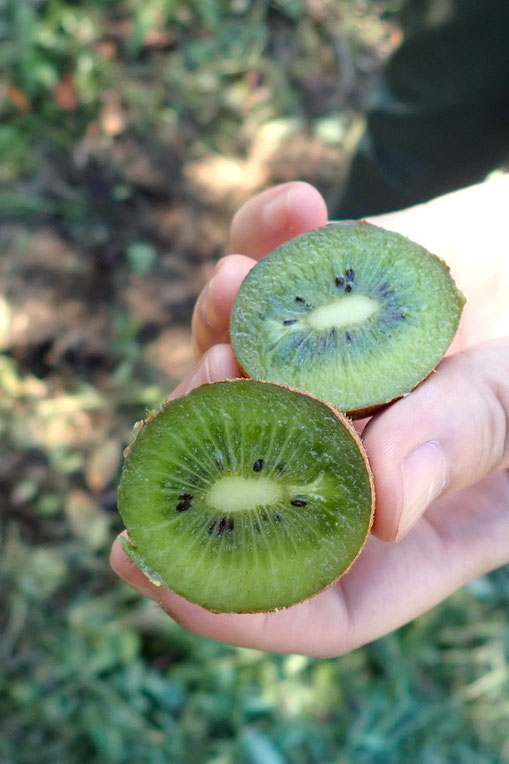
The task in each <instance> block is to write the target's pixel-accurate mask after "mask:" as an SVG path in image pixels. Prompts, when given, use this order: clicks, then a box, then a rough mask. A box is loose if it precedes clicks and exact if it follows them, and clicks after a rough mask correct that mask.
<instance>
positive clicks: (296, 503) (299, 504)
mask: <svg viewBox="0 0 509 764" xmlns="http://www.w3.org/2000/svg"><path fill="white" fill-rule="evenodd" d="M290 504H291V505H292V506H293V507H305V506H306V505H307V501H306V500H305V499H292V500H291V502H290Z"/></svg>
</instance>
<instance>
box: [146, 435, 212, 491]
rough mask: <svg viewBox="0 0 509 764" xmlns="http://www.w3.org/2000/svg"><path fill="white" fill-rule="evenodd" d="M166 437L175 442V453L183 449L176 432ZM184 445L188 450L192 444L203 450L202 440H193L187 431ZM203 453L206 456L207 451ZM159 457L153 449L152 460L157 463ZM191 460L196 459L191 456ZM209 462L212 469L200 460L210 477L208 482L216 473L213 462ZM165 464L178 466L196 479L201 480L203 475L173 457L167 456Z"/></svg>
mask: <svg viewBox="0 0 509 764" xmlns="http://www.w3.org/2000/svg"><path fill="white" fill-rule="evenodd" d="M168 437H169V438H171V439H172V440H173V442H174V444H175V452H176V454H177V455H178V454H179V453H182V450H183V448H182V439H180V440H177V437H176V434H174V433H168ZM184 445H185V447H186V451H187V450H189V447H191V446H193V447H195V448H197V449H202V450H203V441H201V440H194V439H193V438H192V436H191V434H190V433H189V432H187V433H186V437H185V442H184ZM204 453H205V454H206V456H207V457H208V454H207V452H206V451H204ZM160 458H161V455H160V453H158V452H156V451H154V461H155V462H156V463H157V462H158V461H159V460H160ZM190 461H191V460H190ZM192 461H193V462H195V461H196V459H194V458H193V460H192ZM209 461H210V459H209ZM210 463H211V466H212V467H213V470H212V471H211V470H210V469H208V468H207V465H206V464H205V463H204V462H200V466H201V467H203V469H204V470H205V472H206V473H207V475H208V476H209V478H210V480H209V482H210V481H211V480H213V479H214V476H215V473H216V466H215V465H214V464H213V462H210ZM167 464H168V466H169V467H179V468H180V469H182V471H183V472H184V473H187V474H188V475H194V477H196V478H198V480H202V479H203V477H204V476H203V473H202V474H200V473H199V472H195V471H194V470H193V469H192V468H191V466H190V465H189V464H188V463H186V462H185V461H180V460H179V459H175V458H174V457H173V458H169V459H168V462H167Z"/></svg>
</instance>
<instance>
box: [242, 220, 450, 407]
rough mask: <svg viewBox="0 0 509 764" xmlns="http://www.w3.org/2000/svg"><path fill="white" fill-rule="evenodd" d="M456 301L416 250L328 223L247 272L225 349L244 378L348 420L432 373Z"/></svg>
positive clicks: (438, 265) (426, 256) (439, 267)
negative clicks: (290, 392)
mask: <svg viewBox="0 0 509 764" xmlns="http://www.w3.org/2000/svg"><path fill="white" fill-rule="evenodd" d="M464 303H465V298H464V296H463V295H462V294H461V292H460V291H459V290H458V289H457V288H456V286H455V284H454V281H453V280H452V278H451V276H450V273H449V269H448V267H447V265H446V264H445V263H444V262H443V261H442V260H440V259H439V258H438V257H436V256H435V255H432V254H431V253H429V252H428V251H427V250H425V249H424V248H423V247H421V246H419V245H418V244H415V243H414V242H411V241H409V240H408V239H406V238H405V237H404V236H401V235H400V234H397V233H393V232H391V231H386V230H384V229H382V228H379V227H378V226H374V225H371V224H369V223H366V222H364V221H360V222H346V223H339V224H331V225H328V226H324V227H323V228H319V229H317V230H314V231H311V232H309V233H306V234H303V235H302V236H298V237H297V238H295V239H293V240H291V241H289V242H287V243H286V244H283V245H282V246H280V247H278V248H277V249H276V250H274V251H273V252H271V254H269V255H268V256H267V257H265V258H264V259H263V260H261V261H260V262H259V263H258V264H257V265H256V266H255V267H254V268H253V269H252V270H251V271H250V272H249V274H248V275H247V277H246V278H245V280H244V282H243V283H242V285H241V287H240V290H239V292H238V295H237V298H236V300H235V304H234V307H233V311H232V317H231V325H230V335H231V342H232V345H233V349H234V352H235V355H236V357H237V359H238V362H239V364H240V366H241V368H242V370H243V372H244V373H245V374H246V375H247V376H249V377H255V378H259V379H266V380H270V381H271V382H276V383H280V384H287V385H290V386H291V387H294V388H298V389H300V390H305V391H307V392H309V393H311V394H313V395H315V396H317V397H318V398H321V399H323V400H325V401H328V402H329V403H331V404H333V405H334V406H337V407H339V408H340V409H342V410H343V411H345V412H347V413H349V414H350V416H352V417H353V418H356V417H360V416H364V415H366V414H369V413H373V412H374V411H376V410H377V409H378V408H380V407H381V406H383V405H384V404H386V403H389V402H390V401H392V400H394V399H396V398H399V397H400V396H402V395H404V394H405V393H407V392H409V391H410V390H412V389H413V388H414V387H415V386H416V385H417V384H418V383H419V382H420V381H421V380H422V379H424V378H425V377H426V376H427V375H428V374H429V373H430V372H431V371H432V370H433V368H434V367H435V366H436V364H437V363H438V362H439V360H440V359H441V358H442V356H443V355H444V353H445V351H446V350H447V348H448V346H449V344H450V343H451V341H452V339H453V337H454V335H455V333H456V330H457V327H458V323H459V320H460V316H461V311H462V309H463V305H464Z"/></svg>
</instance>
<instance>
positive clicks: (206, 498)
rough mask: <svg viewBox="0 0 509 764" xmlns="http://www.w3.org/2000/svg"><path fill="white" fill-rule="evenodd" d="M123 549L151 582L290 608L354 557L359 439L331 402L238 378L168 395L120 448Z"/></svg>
mask: <svg viewBox="0 0 509 764" xmlns="http://www.w3.org/2000/svg"><path fill="white" fill-rule="evenodd" d="M118 508H119V511H120V514H121V515H122V518H123V520H124V523H125V525H126V528H127V530H128V533H129V539H130V540H129V541H125V540H123V547H124V550H125V551H126V553H127V554H128V556H129V557H130V558H131V560H132V561H133V562H134V563H135V564H136V565H138V566H139V567H140V568H141V569H142V570H143V572H144V573H145V574H146V575H147V576H148V577H149V578H150V579H151V580H152V581H154V582H155V583H160V584H164V585H165V586H167V587H168V588H169V589H171V590H173V591H174V592H177V593H178V594H180V595H182V596H184V597H185V598H187V599H188V600H190V601H191V602H195V603H197V604H199V605H201V606H202V607H205V608H207V609H209V610H213V611H217V612H238V613H242V612H257V611H269V610H274V609H277V608H283V607H288V606H290V605H292V604H294V603H296V602H299V601H301V600H303V599H305V598H307V597H310V596H312V595H313V594H316V593H317V592H319V591H321V590H323V589H324V588H326V587H327V586H329V585H330V584H331V583H332V582H333V581H335V580H336V579H337V578H339V577H340V576H341V575H342V574H343V573H344V572H345V571H346V570H347V569H348V568H349V567H350V565H351V564H352V562H353V561H354V560H355V558H356V557H357V555H358V553H359V551H360V549H361V548H362V546H363V544H364V541H365V539H366V536H367V534H368V532H369V529H370V527H371V522H372V515H373V482H372V476H371V472H370V469H369V465H368V462H367V458H366V455H365V453H364V451H363V448H362V445H361V443H360V440H359V437H358V435H357V434H356V432H355V430H354V429H353V427H352V426H351V424H350V423H349V422H348V420H347V419H346V418H345V417H344V416H343V415H342V414H340V413H339V412H337V411H336V410H335V409H333V408H332V407H330V406H328V405H327V404H325V403H323V402H322V401H319V400H316V399H315V398H313V397H311V396H309V395H305V394H303V393H300V392H298V391H295V390H291V389H288V388H286V387H282V386H278V385H274V384H270V383H266V382H260V381H257V380H247V379H243V380H233V381H229V382H217V383H214V384H210V385H204V386H202V387H199V388H197V389H195V390H193V391H192V392H190V393H188V394H187V395H185V396H183V397H182V398H178V399H176V400H172V401H169V402H168V403H167V404H165V406H164V407H163V409H162V410H161V411H160V412H159V413H157V414H156V415H151V416H150V417H149V418H148V419H147V421H146V423H145V424H143V426H141V427H139V428H138V430H137V433H136V437H135V439H134V440H133V442H132V443H131V444H130V446H129V447H128V449H127V451H126V459H125V462H124V467H123V471H122V476H121V480H120V485H119V490H118Z"/></svg>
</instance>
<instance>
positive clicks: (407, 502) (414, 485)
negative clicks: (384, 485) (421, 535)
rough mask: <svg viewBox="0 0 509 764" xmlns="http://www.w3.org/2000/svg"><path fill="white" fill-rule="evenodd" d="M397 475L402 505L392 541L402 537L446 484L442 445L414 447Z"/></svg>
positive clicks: (445, 462)
mask: <svg viewBox="0 0 509 764" xmlns="http://www.w3.org/2000/svg"><path fill="white" fill-rule="evenodd" d="M401 475H402V480H403V508H402V511H401V516H400V519H399V524H398V531H397V534H396V541H401V539H402V538H403V537H404V536H406V534H407V533H408V531H409V530H410V529H411V528H412V527H413V526H414V525H415V523H416V522H417V520H418V519H419V518H420V517H421V516H422V514H423V512H424V511H425V509H426V508H427V507H429V505H430V504H431V502H433V501H434V500H435V499H437V498H438V497H439V496H440V494H441V493H442V492H443V490H444V488H445V486H446V485H447V475H448V465H447V459H446V457H445V454H444V451H443V449H442V446H441V445H440V444H439V443H437V442H436V441H429V442H428V443H423V444H422V445H421V446H418V447H417V448H416V449H414V450H413V451H412V452H411V453H410V454H409V455H408V456H407V457H406V459H405V460H404V462H403V464H402V465H401Z"/></svg>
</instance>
